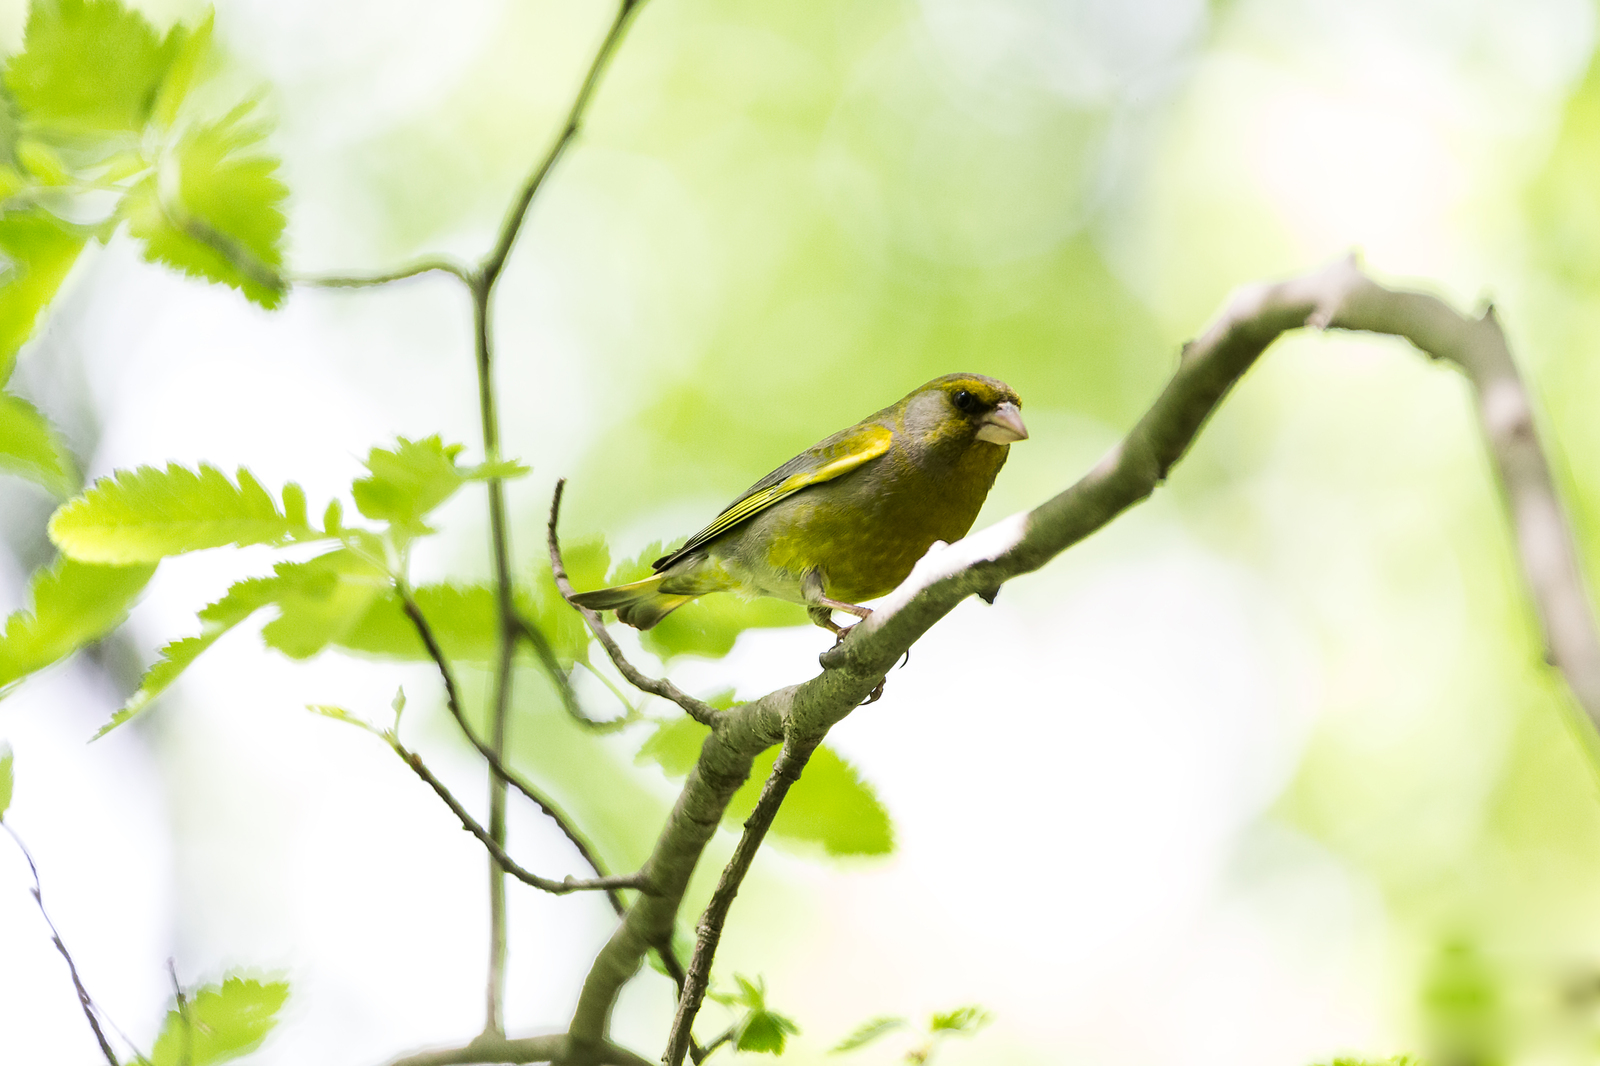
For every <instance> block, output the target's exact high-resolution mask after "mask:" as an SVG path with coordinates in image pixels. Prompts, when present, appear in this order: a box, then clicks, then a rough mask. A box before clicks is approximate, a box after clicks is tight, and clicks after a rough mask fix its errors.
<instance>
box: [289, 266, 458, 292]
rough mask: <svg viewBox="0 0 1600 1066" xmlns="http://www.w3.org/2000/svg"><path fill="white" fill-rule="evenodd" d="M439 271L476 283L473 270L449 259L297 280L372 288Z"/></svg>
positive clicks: (320, 286) (336, 286)
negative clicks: (362, 272)
mask: <svg viewBox="0 0 1600 1066" xmlns="http://www.w3.org/2000/svg"><path fill="white" fill-rule="evenodd" d="M435 271H438V272H439V273H441V274H450V275H452V276H453V277H455V278H456V279H457V280H459V281H460V282H462V283H463V284H465V285H467V286H468V287H471V285H472V273H471V271H469V270H468V269H467V268H466V267H464V266H462V265H461V264H460V263H456V262H452V261H451V260H448V259H420V260H418V261H417V262H415V263H412V264H410V265H409V266H403V267H397V268H396V269H394V270H391V271H388V272H387V273H383V274H306V275H301V276H298V277H296V278H295V279H294V280H295V282H296V283H297V284H300V285H310V286H312V287H314V288H318V289H368V288H373V287H375V286H378V285H390V284H393V283H394V282H397V281H407V280H409V279H411V278H419V277H421V276H423V275H424V274H431V273H433V272H435Z"/></svg>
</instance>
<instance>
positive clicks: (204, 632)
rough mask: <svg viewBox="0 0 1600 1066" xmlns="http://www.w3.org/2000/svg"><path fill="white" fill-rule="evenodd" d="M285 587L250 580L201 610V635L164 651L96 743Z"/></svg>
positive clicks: (262, 579)
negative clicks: (280, 588)
mask: <svg viewBox="0 0 1600 1066" xmlns="http://www.w3.org/2000/svg"><path fill="white" fill-rule="evenodd" d="M281 584H282V582H281V580H280V579H279V578H276V577H252V578H246V579H245V580H243V581H238V582H235V583H234V584H233V586H232V587H231V588H229V589H228V591H227V593H226V594H224V595H223V597H222V599H220V600H218V601H217V602H216V603H213V604H210V605H208V606H206V607H203V608H201V610H200V634H199V635H198V636H193V637H184V638H182V639H180V640H175V641H173V642H172V643H170V644H168V645H167V646H166V647H164V648H162V649H161V653H160V657H159V658H158V659H157V660H156V661H155V664H154V665H152V666H151V667H150V669H149V670H146V671H145V675H144V678H143V679H142V680H141V681H140V682H139V688H138V690H137V691H135V692H134V694H133V695H131V696H129V697H128V699H127V701H126V702H125V703H123V705H122V708H121V709H120V710H118V711H117V713H116V714H114V715H112V716H111V720H110V721H109V722H107V723H106V724H105V725H103V726H101V727H100V731H99V732H98V733H96V734H95V735H94V739H96V740H98V739H100V738H101V737H103V736H105V735H106V734H107V733H109V732H111V731H112V730H113V729H115V728H117V726H119V725H121V724H122V723H124V722H126V721H128V720H129V719H131V718H132V717H133V716H134V715H136V714H138V713H139V712H140V711H142V710H144V709H145V707H147V706H148V705H149V704H150V701H151V700H153V699H155V698H156V697H157V696H159V695H160V694H161V693H162V692H163V691H165V690H166V688H167V687H168V686H169V685H171V684H172V683H173V682H174V681H176V680H177V679H178V675H179V674H181V673H183V671H184V670H186V669H187V668H188V667H189V664H190V663H192V662H194V661H195V660H196V659H198V658H199V657H200V653H201V652H203V651H205V650H206V649H207V648H209V647H211V645H213V644H215V643H216V642H217V641H218V640H219V639H220V638H221V637H222V635H223V634H224V633H226V632H227V631H228V630H230V629H232V628H233V627H234V626H236V625H238V624H239V623H240V622H243V621H244V620H245V619H246V618H249V617H250V616H251V615H252V614H254V613H255V612H256V611H259V610H260V609H261V608H263V607H265V606H267V605H268V604H270V603H272V602H273V601H274V599H275V598H276V596H277V594H278V590H279V587H280V585H281Z"/></svg>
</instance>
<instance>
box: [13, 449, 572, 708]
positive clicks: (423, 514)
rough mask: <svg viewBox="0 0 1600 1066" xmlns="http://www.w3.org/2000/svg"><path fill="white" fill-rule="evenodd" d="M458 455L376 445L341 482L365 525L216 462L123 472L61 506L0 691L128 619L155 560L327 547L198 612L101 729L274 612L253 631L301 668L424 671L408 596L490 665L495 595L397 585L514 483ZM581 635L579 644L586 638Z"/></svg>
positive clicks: (504, 467)
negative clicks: (402, 664) (359, 657)
mask: <svg viewBox="0 0 1600 1066" xmlns="http://www.w3.org/2000/svg"><path fill="white" fill-rule="evenodd" d="M461 452H462V447H461V446H460V445H455V444H445V443H444V442H443V441H442V440H441V439H440V438H439V437H437V436H433V437H427V438H424V439H422V440H408V439H406V438H403V437H402V438H400V439H399V440H398V441H396V443H395V444H394V445H393V446H392V447H380V448H373V449H372V450H371V452H370V453H369V454H368V456H367V461H366V462H367V471H368V472H367V474H366V475H365V476H363V477H361V478H358V479H356V481H355V482H354V483H353V484H352V485H351V496H352V498H353V499H354V501H355V504H356V508H357V510H358V511H359V512H360V513H361V515H362V516H363V517H364V518H366V519H369V520H370V522H371V524H367V525H361V526H353V525H348V524H346V523H345V521H344V518H343V507H342V505H341V504H340V503H339V501H338V500H334V501H332V502H331V503H329V505H328V506H327V507H326V508H325V509H324V511H323V514H322V519H321V522H320V523H317V522H313V521H312V520H311V518H310V516H309V512H308V509H307V502H306V497H305V493H304V492H303V491H302V490H301V489H300V487H299V486H298V485H296V484H294V483H293V482H290V483H289V484H286V485H284V486H283V487H282V488H281V489H279V490H277V491H276V492H274V491H269V490H268V489H267V488H266V487H265V486H263V485H262V484H261V482H260V481H259V480H258V479H257V478H256V477H255V476H254V475H252V474H251V473H250V472H249V471H248V470H246V469H243V468H241V469H240V470H239V471H238V472H237V473H236V474H235V475H234V476H233V477H231V478H230V477H229V476H228V475H227V474H225V473H223V472H222V471H220V470H218V469H217V468H215V467H212V466H206V465H202V466H200V467H199V468H197V469H193V470H191V469H189V468H186V467H183V466H179V465H176V464H172V465H169V466H167V467H166V468H164V469H158V468H156V467H140V468H138V469H137V470H131V471H118V472H116V473H114V474H112V475H111V476H110V477H106V478H103V479H101V480H100V481H98V482H96V483H95V484H94V485H93V486H91V487H90V488H89V489H88V490H87V491H85V492H84V493H83V494H82V495H79V496H77V497H75V498H73V499H71V500H69V501H68V502H67V503H65V504H63V505H62V506H61V507H60V508H59V509H57V511H56V513H55V514H54V515H53V516H52V517H51V520H50V525H49V530H50V536H51V539H52V540H53V541H54V542H55V544H56V546H57V547H58V548H59V549H60V551H61V556H60V557H59V558H58V559H57V561H56V563H55V565H53V566H52V567H50V568H48V569H46V570H42V571H40V572H39V573H38V574H36V575H35V576H34V580H33V585H32V593H31V597H30V605H29V607H28V608H26V609H25V610H21V611H18V612H16V613H15V614H13V615H12V616H11V617H10V618H9V619H7V620H6V622H5V628H4V630H3V631H0V685H6V684H10V683H13V682H15V681H17V680H19V679H20V678H22V677H25V676H26V675H28V674H30V673H32V672H34V671H36V670H39V669H42V668H43V667H45V666H48V665H50V664H51V663H54V662H56V661H58V660H60V659H62V658H64V657H66V656H67V655H70V654H71V653H72V652H73V651H75V650H77V649H78V648H79V647H82V646H83V645H85V644H87V643H90V642H92V641H94V640H97V639H99V638H100V637H102V636H103V635H105V634H106V633H107V632H109V631H110V630H111V629H113V628H114V627H115V626H117V625H118V624H120V623H121V621H122V620H123V618H124V617H126V614H127V609H128V607H129V605H130V604H131V603H132V602H133V600H134V598H135V597H137V596H138V594H139V592H140V591H141V590H142V589H143V588H144V586H145V584H146V583H147V582H148V581H149V580H150V578H151V576H152V575H153V574H154V573H155V570H156V568H157V566H158V565H159V564H160V562H161V561H162V560H163V559H167V558H170V557H172V556H176V555H182V554H186V553H189V552H195V551H203V550H206V549H209V548H216V547H222V546H225V545H232V546H246V545H262V546H267V547H275V548H284V547H289V546H293V545H305V544H316V543H321V544H325V545H327V546H328V547H327V550H326V551H324V552H322V553H321V554H319V555H316V556H314V557H312V558H311V559H308V560H304V561H292V560H285V561H282V562H279V563H277V564H276V565H275V566H274V567H273V568H272V572H271V573H270V574H265V575H261V576H257V577H250V578H245V579H243V580H241V581H237V582H235V583H234V584H233V585H232V586H230V587H229V588H228V589H227V590H226V591H225V592H224V593H223V595H222V596H221V597H220V598H219V599H217V600H216V601H215V602H213V603H211V604H209V605H208V606H206V607H204V608H202V609H201V610H200V612H199V618H198V621H199V623H200V625H199V632H198V633H195V634H194V635H192V636H187V637H183V638H181V639H179V640H175V641H172V642H171V643H169V644H167V645H166V646H165V647H164V648H162V649H161V653H160V656H159V657H158V659H157V661H156V662H155V663H154V664H153V665H152V666H151V667H150V669H149V670H148V671H147V672H146V673H145V676H144V678H143V680H142V681H141V682H140V684H139V687H138V689H137V690H136V691H135V692H134V693H133V694H132V695H131V696H129V697H128V699H127V701H126V702H124V704H123V706H122V708H121V709H120V710H118V711H117V713H116V714H115V715H114V716H113V718H112V719H111V721H110V722H109V723H108V724H107V725H106V726H105V727H104V728H103V729H102V730H101V733H102V734H104V733H105V732H106V731H108V730H110V729H112V728H115V727H116V726H118V725H120V724H122V723H123V722H125V721H127V720H129V719H130V718H132V717H133V716H134V715H136V714H138V713H139V712H140V711H141V710H143V709H144V708H145V707H146V706H147V705H149V703H150V701H151V700H153V699H155V697H156V696H158V695H159V694H160V693H161V692H162V691H164V690H165V689H166V688H167V687H168V686H170V685H171V684H172V683H173V682H174V681H175V680H177V678H178V676H179V675H180V674H182V672H183V671H184V669H186V668H187V667H188V666H189V664H191V663H193V662H194V661H195V659H196V658H198V657H199V656H200V654H201V653H203V652H204V651H205V650H206V649H207V648H209V647H211V646H212V645H213V644H215V643H216V642H217V641H218V640H219V639H221V637H222V636H223V635H225V634H226V633H227V632H228V631H229V630H231V629H233V628H234V627H235V626H237V625H239V624H240V623H242V622H244V621H245V620H246V619H248V618H250V617H251V616H252V615H254V614H256V613H257V612H259V611H263V610H266V609H269V608H270V609H273V610H274V611H275V617H273V618H272V619H271V620H269V621H268V622H267V623H266V625H265V626H264V627H263V628H262V638H263V640H264V641H265V642H266V644H267V646H268V647H271V648H274V649H276V650H277V651H280V652H282V653H284V654H285V655H288V656H290V657H291V658H295V659H306V658H310V657H311V656H313V655H316V654H317V653H319V652H321V651H322V650H324V649H325V648H329V647H338V648H342V649H345V650H347V651H351V652H356V653H360V654H365V655H373V656H378V657H382V658H389V659H399V660H412V661H421V660H424V659H427V658H428V652H427V649H426V648H425V647H424V646H423V644H422V641H421V640H420V639H419V638H418V637H417V634H416V630H415V629H414V628H413V627H412V626H411V624H410V622H409V620H408V619H407V618H406V617H405V614H404V609H403V604H402V590H404V594H405V595H409V596H411V597H412V598H413V599H414V600H415V602H416V603H417V604H418V606H419V607H421V609H422V610H423V611H424V612H425V613H426V614H427V616H428V618H429V619H430V623H431V625H432V626H433V628H434V629H435V630H436V632H437V633H438V635H439V639H440V642H441V645H442V646H443V648H444V650H445V652H446V654H448V655H450V656H451V657H452V658H456V659H460V660H464V661H468V662H482V661H487V660H488V659H490V658H491V657H492V655H493V654H494V649H495V647H496V632H497V631H496V626H497V619H498V614H497V610H496V606H495V599H494V591H493V590H492V589H491V588H489V587H488V586H485V585H449V584H444V585H429V586H424V587H422V588H419V589H411V588H410V587H409V586H408V584H407V581H406V561H407V558H408V555H409V551H410V547H411V545H412V543H413V542H414V540H415V539H416V538H417V537H419V536H425V535H427V534H429V533H431V532H432V529H431V528H430V527H429V526H428V525H427V523H426V521H425V519H426V518H427V516H428V514H429V513H430V512H431V511H433V510H434V509H435V508H437V507H439V506H440V505H441V504H443V503H444V502H445V501H446V500H448V499H449V498H450V497H451V496H453V495H454V494H455V493H456V492H457V491H459V490H460V489H461V488H463V487H464V486H466V485H468V484H470V483H472V482H476V481H482V480H484V479H487V478H489V477H493V476H509V475H515V474H518V473H521V472H523V469H524V468H522V467H520V466H518V465H516V464H514V463H505V462H501V463H495V464H479V465H476V466H464V465H462V464H461V463H460V462H459V458H460V455H461ZM555 606H556V605H555V602H554V601H551V600H549V599H543V598H541V597H539V596H537V595H535V594H534V593H533V592H532V591H531V590H525V591H524V593H523V595H522V596H521V597H520V604H519V607H520V608H521V609H522V610H523V611H524V612H525V615H526V617H527V618H529V619H530V624H536V625H538V624H541V623H542V622H543V619H544V617H545V616H553V615H554V614H555V613H556V612H555ZM551 628H552V629H553V630H555V631H556V632H555V636H554V639H553V640H552V644H553V645H554V647H555V648H556V649H557V652H558V654H559V655H560V656H561V657H563V658H564V659H565V660H566V661H568V662H570V661H572V660H574V659H576V658H580V657H582V656H583V655H585V654H586V647H587V645H586V640H577V639H574V638H575V636H576V633H575V631H573V630H572V629H571V628H570V627H566V628H563V627H561V626H555V625H552V626H551ZM583 636H584V637H585V638H586V637H587V634H583Z"/></svg>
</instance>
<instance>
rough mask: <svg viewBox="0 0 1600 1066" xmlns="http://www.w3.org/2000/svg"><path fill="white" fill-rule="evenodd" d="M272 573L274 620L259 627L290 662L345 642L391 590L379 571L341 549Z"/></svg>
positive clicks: (380, 568)
mask: <svg viewBox="0 0 1600 1066" xmlns="http://www.w3.org/2000/svg"><path fill="white" fill-rule="evenodd" d="M273 569H274V571H275V572H276V574H277V576H278V581H279V585H278V588H277V596H276V601H275V602H276V603H277V605H278V617H277V618H275V619H273V620H272V621H270V622H268V623H267V624H266V625H265V626H263V627H262V628H261V636H262V638H263V639H264V640H265V641H266V642H267V645H268V647H272V648H276V649H278V650H279V651H281V652H283V653H284V654H285V655H287V656H289V657H290V658H293V659H309V658H311V656H313V655H315V654H317V653H318V652H320V651H322V650H323V649H324V648H326V647H327V646H328V645H330V644H335V643H337V642H339V641H340V640H342V639H344V637H345V636H346V635H347V634H349V633H350V631H351V630H352V629H353V628H354V626H355V625H356V623H358V622H359V621H360V620H361V619H362V617H363V616H365V615H366V613H367V611H368V610H369V609H371V607H372V603H373V601H374V600H376V599H377V598H378V597H379V596H381V595H383V594H384V591H385V590H386V589H388V588H390V587H391V579H390V577H389V575H388V573H387V572H385V571H384V570H383V568H382V567H380V566H378V565H377V564H376V563H374V562H372V561H371V560H370V559H368V558H366V557H364V556H360V555H357V554H355V553H354V552H352V551H349V550H348V549H345V548H338V549H335V550H334V551H331V552H328V553H327V554H326V555H319V556H317V557H316V558H315V559H312V560H310V561H308V562H304V563H279V564H278V565H277V566H276V567H274V568H273Z"/></svg>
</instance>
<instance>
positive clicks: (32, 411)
mask: <svg viewBox="0 0 1600 1066" xmlns="http://www.w3.org/2000/svg"><path fill="white" fill-rule="evenodd" d="M0 470H3V471H7V472H9V473H13V474H18V475H20V476H22V477H25V478H27V479H28V480H29V481H32V482H34V483H36V484H38V485H41V486H43V487H44V488H45V489H46V490H47V491H49V492H50V493H51V494H53V495H55V496H57V497H65V496H70V495H72V494H73V493H74V492H76V491H77V490H78V467H77V464H76V463H75V462H74V461H73V458H72V452H71V451H69V450H68V448H67V445H66V442H65V441H63V440H62V439H61V435H60V434H58V433H57V432H56V431H55V427H53V426H52V425H50V422H49V420H48V419H46V418H45V417H44V415H42V414H40V413H39V411H38V409H37V408H36V407H34V406H33V404H31V403H29V402H28V401H27V400H24V399H22V398H21V397H19V396H12V395H9V394H8V393H4V392H0Z"/></svg>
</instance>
